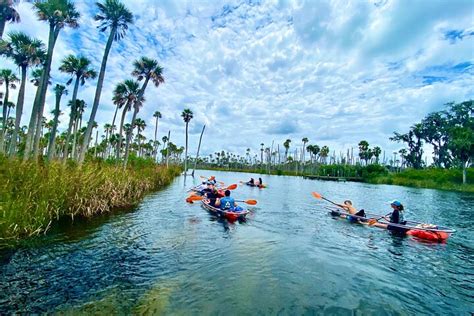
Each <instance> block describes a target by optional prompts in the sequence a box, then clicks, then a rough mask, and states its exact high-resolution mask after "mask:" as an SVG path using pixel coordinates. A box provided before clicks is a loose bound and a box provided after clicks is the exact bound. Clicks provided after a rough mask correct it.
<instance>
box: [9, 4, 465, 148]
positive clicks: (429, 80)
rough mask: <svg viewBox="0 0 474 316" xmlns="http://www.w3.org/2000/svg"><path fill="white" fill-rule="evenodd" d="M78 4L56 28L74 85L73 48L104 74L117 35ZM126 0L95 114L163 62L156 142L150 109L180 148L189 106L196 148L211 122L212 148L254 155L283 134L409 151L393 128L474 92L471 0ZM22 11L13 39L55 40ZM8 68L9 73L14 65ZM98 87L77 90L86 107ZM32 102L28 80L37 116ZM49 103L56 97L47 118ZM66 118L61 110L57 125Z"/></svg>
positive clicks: (110, 108) (154, 105)
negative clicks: (71, 25) (120, 35)
mask: <svg viewBox="0 0 474 316" xmlns="http://www.w3.org/2000/svg"><path fill="white" fill-rule="evenodd" d="M75 3H76V6H77V8H78V10H79V11H80V13H81V15H82V16H81V20H80V27H79V28H78V29H67V28H66V29H64V30H63V31H62V32H61V34H60V36H59V39H58V42H57V45H56V49H55V53H54V58H53V68H52V69H53V70H52V73H51V74H52V77H53V83H63V84H64V83H65V82H66V81H67V79H68V78H67V76H64V75H63V74H61V73H60V72H59V71H58V70H57V68H58V66H59V63H60V61H61V59H63V58H64V57H65V56H66V55H68V54H70V53H74V54H75V53H81V54H83V55H85V56H87V57H89V58H90V59H91V60H92V63H93V66H94V67H95V68H96V69H97V70H98V68H99V66H100V62H101V58H102V54H103V49H104V46H105V41H106V35H107V34H101V33H100V32H99V31H98V29H97V28H96V26H97V24H96V22H95V21H94V20H93V15H94V14H95V13H96V12H97V10H96V7H95V5H94V2H93V1H76V2H75ZM125 3H126V5H127V6H128V8H129V9H130V10H131V11H132V12H133V13H134V15H135V23H134V24H133V25H131V26H130V29H129V31H128V32H127V35H126V37H125V38H124V40H122V41H121V42H118V43H117V42H115V43H114V44H113V47H112V50H111V53H110V57H109V61H108V65H107V72H106V79H105V83H104V90H103V93H102V97H101V102H100V107H99V112H98V115H97V119H96V120H97V121H98V122H99V123H100V125H103V124H104V123H110V122H111V120H112V116H113V113H114V109H115V106H114V105H113V104H112V102H111V97H112V90H113V88H114V87H115V85H116V84H117V83H118V82H120V81H123V80H124V79H128V78H131V75H130V73H131V71H132V61H133V60H135V59H137V58H139V57H140V56H147V57H151V58H156V59H157V60H159V62H160V64H161V65H162V66H163V67H164V77H165V80H166V82H165V84H163V85H162V86H160V87H159V88H155V87H151V86H149V88H148V90H147V92H146V95H145V97H146V103H145V104H144V107H143V108H142V110H141V111H140V113H139V117H141V118H143V119H144V120H145V121H146V123H147V125H148V126H149V127H148V128H147V129H146V135H147V136H148V137H152V135H153V131H154V127H153V124H154V119H153V117H152V115H153V112H154V111H157V110H158V111H160V112H161V113H162V115H163V118H162V120H161V122H160V123H159V134H160V138H161V137H162V136H163V135H165V134H166V133H167V132H168V130H171V138H172V141H173V142H175V143H177V144H178V145H184V123H183V121H182V119H181V117H180V114H181V112H182V110H183V109H184V108H190V109H191V110H192V111H193V112H194V119H193V120H192V121H191V123H190V132H191V136H190V144H191V148H190V151H191V152H192V153H193V152H195V150H196V147H197V142H198V139H199V133H200V130H201V128H202V125H203V124H206V133H205V135H204V142H203V148H202V150H203V152H204V153H205V154H208V153H213V152H215V151H220V150H229V151H232V152H235V153H240V154H244V151H245V149H246V148H247V147H250V148H251V149H252V150H253V151H254V152H259V148H260V143H262V142H263V143H264V144H265V145H266V146H269V145H270V144H271V143H272V141H275V144H277V143H279V144H280V147H281V144H282V143H283V142H284V141H285V139H287V138H289V139H292V149H293V150H294V148H296V147H297V146H301V139H302V138H303V137H308V138H309V140H310V143H311V144H318V145H320V146H323V145H327V146H329V147H330V149H331V150H336V151H337V152H338V151H339V150H344V151H345V150H346V149H348V148H351V147H354V148H355V147H357V143H358V142H359V141H360V140H362V139H365V140H367V141H368V142H369V144H370V145H371V146H373V145H378V146H381V147H382V148H383V149H386V150H387V152H392V151H393V150H396V149H399V148H401V145H400V144H396V143H392V142H390V141H389V140H388V138H389V137H390V136H391V135H392V133H393V131H406V130H407V129H408V128H409V126H410V125H412V124H414V123H416V122H418V121H419V120H420V119H421V118H422V117H424V116H425V115H426V114H427V113H429V112H432V111H436V110H440V109H442V108H443V104H444V103H446V102H450V101H455V102H460V101H464V100H467V99H472V98H473V97H474V81H473V74H474V5H473V2H472V1H470V0H469V1H462V0H453V1H447V0H446V1H444V0H443V1H439V0H431V1H428V0H423V1H421V0H419V1H390V0H374V1H362V0H358V1H351V2H349V1H342V0H341V1H250V0H246V1H203V0H201V1H173V0H165V1H145V0H135V1H125ZM18 11H19V12H20V15H21V17H22V23H20V24H8V25H7V27H6V33H8V32H9V31H11V30H23V31H25V32H27V33H29V34H30V35H31V36H34V37H37V38H40V39H42V40H43V41H44V42H46V40H47V34H48V27H47V25H46V23H42V22H39V21H37V19H36V17H35V15H34V12H33V11H32V9H31V4H30V3H27V2H21V3H20V4H19V6H18ZM0 62H1V64H2V66H1V67H2V68H3V67H12V68H13V67H14V66H13V65H12V64H11V63H10V62H9V61H7V60H5V59H0ZM95 84H96V82H95V81H91V82H89V83H87V84H86V85H85V86H84V87H82V88H81V89H80V91H79V98H82V99H84V100H85V101H86V103H87V104H88V105H89V107H90V106H91V104H92V101H93V97H94V93H95ZM71 89H72V87H71ZM71 89H70V90H71ZM33 97H34V89H33V86H32V85H30V84H29V85H28V86H27V97H26V105H25V106H26V110H25V113H26V114H27V116H29V113H30V110H31V104H32V102H33ZM13 100H16V94H13ZM53 104H54V97H53V94H52V91H50V92H49V95H48V97H47V106H48V110H47V113H48V115H49V116H51V115H50V114H49V112H50V110H51V109H52V106H53ZM65 105H66V100H64V102H63V108H66V106H65ZM65 112H67V110H65ZM88 116H89V113H88V112H86V114H85V118H86V119H87V118H88ZM27 119H28V117H25V118H24V119H23V123H24V124H26V122H27ZM66 125H67V114H64V115H63V116H62V117H61V129H65V128H66Z"/></svg>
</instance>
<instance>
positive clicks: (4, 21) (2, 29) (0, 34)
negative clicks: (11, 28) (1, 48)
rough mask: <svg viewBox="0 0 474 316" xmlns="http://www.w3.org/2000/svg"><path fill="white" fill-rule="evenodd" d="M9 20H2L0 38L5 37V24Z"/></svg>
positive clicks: (0, 21) (0, 22)
mask: <svg viewBox="0 0 474 316" xmlns="http://www.w3.org/2000/svg"><path fill="white" fill-rule="evenodd" d="M6 23H7V21H6V20H5V19H4V18H3V19H1V20H0V39H3V32H4V31H5V24H6Z"/></svg>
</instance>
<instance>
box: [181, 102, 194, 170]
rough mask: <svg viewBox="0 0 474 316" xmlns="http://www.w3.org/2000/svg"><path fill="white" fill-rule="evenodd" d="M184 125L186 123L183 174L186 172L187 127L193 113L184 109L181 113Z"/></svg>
mask: <svg viewBox="0 0 474 316" xmlns="http://www.w3.org/2000/svg"><path fill="white" fill-rule="evenodd" d="M181 117H182V118H183V121H184V123H186V147H185V148H186V149H185V152H184V174H186V173H187V172H188V125H189V122H190V121H191V119H192V118H193V112H192V111H191V110H190V109H184V111H183V113H181Z"/></svg>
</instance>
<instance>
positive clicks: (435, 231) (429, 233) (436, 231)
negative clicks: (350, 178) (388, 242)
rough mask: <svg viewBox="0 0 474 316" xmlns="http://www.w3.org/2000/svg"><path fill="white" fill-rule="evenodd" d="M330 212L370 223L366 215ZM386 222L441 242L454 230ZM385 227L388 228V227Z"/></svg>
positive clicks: (407, 231)
mask: <svg viewBox="0 0 474 316" xmlns="http://www.w3.org/2000/svg"><path fill="white" fill-rule="evenodd" d="M329 214H330V215H331V216H333V217H339V218H344V219H347V220H348V221H349V222H351V223H358V224H363V225H368V222H367V220H368V218H365V217H361V216H356V215H349V214H347V213H345V212H341V211H339V210H331V211H330V212H329ZM384 224H385V223H384ZM386 224H390V226H392V227H396V228H398V230H397V231H402V232H404V233H405V234H406V235H409V236H412V237H415V238H418V239H422V240H426V241H432V242H440V243H442V242H446V240H447V239H448V238H449V237H450V236H451V234H452V232H453V230H451V229H447V228H446V229H445V228H444V227H436V228H432V229H427V228H422V227H416V226H410V225H402V224H393V223H386ZM371 227H378V228H382V227H380V226H371ZM385 229H388V227H387V228H385Z"/></svg>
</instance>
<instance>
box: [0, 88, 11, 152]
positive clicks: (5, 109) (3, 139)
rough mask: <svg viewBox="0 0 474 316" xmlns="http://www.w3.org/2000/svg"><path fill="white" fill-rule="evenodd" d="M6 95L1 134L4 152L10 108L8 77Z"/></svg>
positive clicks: (0, 149) (0, 146)
mask: <svg viewBox="0 0 474 316" xmlns="http://www.w3.org/2000/svg"><path fill="white" fill-rule="evenodd" d="M4 84H5V97H4V98H3V109H2V130H1V131H0V132H1V135H0V153H3V152H4V151H5V150H4V144H5V137H6V131H7V108H8V95H9V91H10V87H9V86H10V82H9V81H8V79H6V80H5V82H4Z"/></svg>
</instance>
